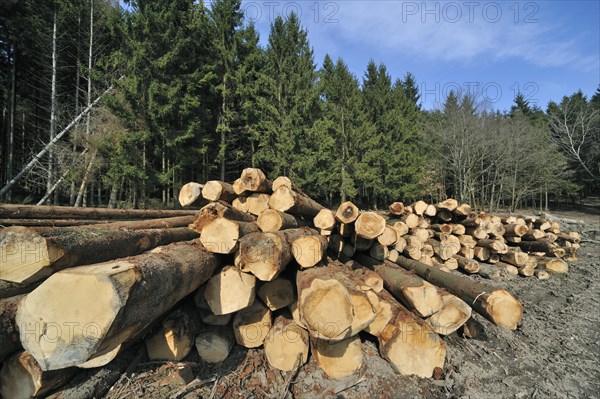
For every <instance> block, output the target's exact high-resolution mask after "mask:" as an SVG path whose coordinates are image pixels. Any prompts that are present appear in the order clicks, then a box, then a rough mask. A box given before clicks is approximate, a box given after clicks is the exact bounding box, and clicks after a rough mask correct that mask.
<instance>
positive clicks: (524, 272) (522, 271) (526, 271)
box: [519, 263, 537, 277]
mask: <svg viewBox="0 0 600 399" xmlns="http://www.w3.org/2000/svg"><path fill="white" fill-rule="evenodd" d="M536 267H537V263H527V264H526V265H525V266H523V267H519V275H521V276H523V277H531V276H533V275H534V273H535V268H536Z"/></svg>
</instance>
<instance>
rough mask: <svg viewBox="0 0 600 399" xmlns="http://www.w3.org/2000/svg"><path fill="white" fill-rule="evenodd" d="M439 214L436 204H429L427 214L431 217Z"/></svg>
mask: <svg viewBox="0 0 600 399" xmlns="http://www.w3.org/2000/svg"><path fill="white" fill-rule="evenodd" d="M436 214H437V209H436V207H435V205H431V204H429V205H427V208H426V209H425V216H429V217H430V218H432V217H434V216H435V215H436Z"/></svg>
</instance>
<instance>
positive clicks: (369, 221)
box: [354, 212, 386, 239]
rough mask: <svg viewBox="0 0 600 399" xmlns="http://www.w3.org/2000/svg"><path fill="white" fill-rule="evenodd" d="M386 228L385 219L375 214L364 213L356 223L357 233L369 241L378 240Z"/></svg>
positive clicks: (355, 229)
mask: <svg viewBox="0 0 600 399" xmlns="http://www.w3.org/2000/svg"><path fill="white" fill-rule="evenodd" d="M385 227H386V223H385V219H384V218H383V216H381V215H379V214H377V213H375V212H363V213H361V214H360V215H359V216H358V218H357V219H356V222H354V231H355V233H356V234H357V235H358V236H360V237H362V238H367V239H374V238H377V237H378V236H380V235H381V234H383V232H384V231H385Z"/></svg>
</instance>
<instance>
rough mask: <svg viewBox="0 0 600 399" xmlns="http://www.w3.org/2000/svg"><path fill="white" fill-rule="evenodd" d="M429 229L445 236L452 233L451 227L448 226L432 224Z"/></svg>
mask: <svg viewBox="0 0 600 399" xmlns="http://www.w3.org/2000/svg"><path fill="white" fill-rule="evenodd" d="M430 228H431V230H433V231H439V232H440V233H446V234H451V233H452V226H451V225H449V224H432V225H431V226H430Z"/></svg>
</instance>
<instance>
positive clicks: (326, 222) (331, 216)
mask: <svg viewBox="0 0 600 399" xmlns="http://www.w3.org/2000/svg"><path fill="white" fill-rule="evenodd" d="M313 224H314V225H315V227H316V228H318V229H321V230H330V231H331V230H333V229H334V228H335V225H336V219H335V213H334V212H333V211H332V210H331V209H321V210H320V211H319V213H317V215H316V216H315V217H314V218H313Z"/></svg>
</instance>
